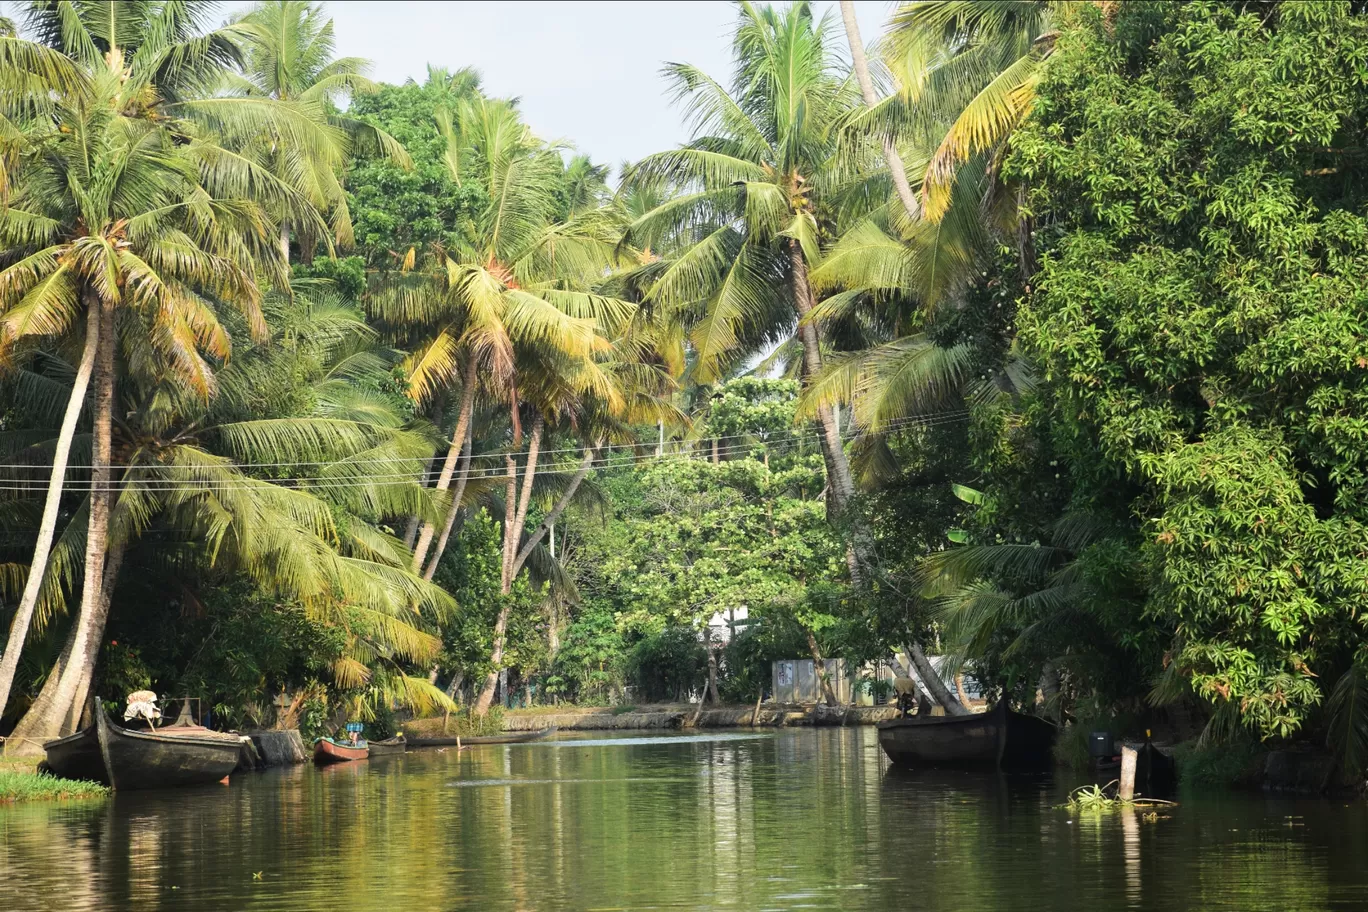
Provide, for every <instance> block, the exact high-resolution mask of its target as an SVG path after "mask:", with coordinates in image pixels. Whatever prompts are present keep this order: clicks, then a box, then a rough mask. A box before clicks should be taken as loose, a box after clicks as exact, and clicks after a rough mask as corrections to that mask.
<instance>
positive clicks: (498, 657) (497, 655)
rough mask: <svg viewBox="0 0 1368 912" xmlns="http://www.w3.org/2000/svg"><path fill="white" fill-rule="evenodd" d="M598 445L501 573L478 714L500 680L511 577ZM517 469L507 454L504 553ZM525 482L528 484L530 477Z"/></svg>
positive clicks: (575, 487) (565, 501)
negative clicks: (496, 612) (498, 600)
mask: <svg viewBox="0 0 1368 912" xmlns="http://www.w3.org/2000/svg"><path fill="white" fill-rule="evenodd" d="M600 445H602V440H600V441H598V442H596V443H595V444H594V445H593V446H592V447H589V448H588V449H587V450H586V451H585V454H584V460H583V461H582V462H581V463H580V466H579V469H578V470H577V471H576V472H575V475H574V477H572V478H571V479H570V484H568V485H566V488H565V490H564V491H563V492H562V493H561V496H560V499H559V500H557V501H556V504H555V506H553V507H552V508H551V512H550V513H547V514H546V516H545V518H543V519H542V521H541V523H540V524H539V525H538V526H537V530H536V531H535V532H533V533H532V535H531V536H529V537H528V539H527V541H526V543H524V544H523V546H522V549H521V550H520V551H518V553H517V555H516V556H515V557H514V558H513V562H512V564H511V565H510V567H509V570H508V571H507V572H506V573H505V574H504V579H503V585H502V586H501V587H500V593H501V594H502V595H503V600H502V603H501V605H500V606H499V617H498V620H497V621H495V623H494V648H493V649H492V650H491V651H490V654H489V664H490V671H489V673H488V674H486V675H485V680H484V686H483V687H482V688H481V689H480V696H479V697H478V698H477V699H476V701H475V708H474V712H475V714H476V715H477V716H482V715H484V714H485V713H487V712H489V707H490V704H492V703H493V702H494V688H495V687H496V686H498V683H499V663H501V662H502V661H503V653H504V631H506V630H507V629H508V612H509V609H510V608H511V607H512V602H511V600H510V598H509V594H510V593H511V592H512V590H513V581H514V580H516V579H517V578H518V574H519V573H521V572H522V568H523V565H524V564H525V563H527V559H528V557H530V556H531V554H532V551H533V550H534V549H535V548H536V547H537V545H538V544H539V543H540V542H541V540H542V538H544V537H545V536H546V532H547V530H548V529H549V528H550V527H551V525H552V524H553V523H555V521H556V520H558V519H560V515H561V514H562V513H564V512H565V508H566V507H568V506H569V505H570V501H571V500H572V499H574V496H575V492H576V491H577V490H579V486H580V484H581V482H583V481H584V479H585V476H587V475H588V474H589V470H590V468H592V467H593V464H594V456H595V455H596V454H597V453H598V448H599V446H600ZM516 473H517V463H515V462H514V461H513V457H512V456H509V457H508V491H507V493H506V494H505V503H504V527H505V534H504V547H505V553H507V548H508V543H509V541H510V540H512V539H510V538H509V535H508V532H507V529H508V526H509V525H510V524H512V523H513V522H514V520H515V519H516V514H515V513H514V512H513V510H512V507H511V504H512V503H513V501H514V499H515V498H516V493H517V484H518V477H517V474H516ZM527 483H528V484H531V479H530V478H529V479H528V481H527Z"/></svg>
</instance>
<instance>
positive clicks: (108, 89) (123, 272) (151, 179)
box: [0, 3, 318, 703]
mask: <svg viewBox="0 0 1368 912" xmlns="http://www.w3.org/2000/svg"><path fill="white" fill-rule="evenodd" d="M75 6H78V7H79V8H75V7H68V6H66V5H52V4H34V5H33V7H31V8H30V10H29V21H30V25H31V27H32V28H34V30H35V31H36V33H37V34H39V35H40V36H42V37H45V38H46V39H47V40H49V41H52V42H53V43H54V44H56V45H58V46H59V47H60V48H61V49H62V50H64V51H66V52H67V53H68V54H70V55H72V59H73V61H74V63H75V66H76V69H78V70H79V71H81V72H82V80H83V81H84V83H85V87H84V88H83V89H82V90H81V91H73V92H66V93H62V94H60V95H56V96H54V97H52V98H50V99H49V103H50V110H47V111H45V112H44V113H43V116H41V117H34V118H32V119H31V120H29V121H27V122H26V124H25V133H26V140H27V142H28V144H29V148H30V149H31V152H30V154H27V155H21V156H20V159H19V166H18V168H17V169H16V172H15V175H14V178H13V180H12V181H11V188H10V189H11V195H10V199H9V205H8V206H7V207H6V208H5V209H4V210H3V211H0V233H3V235H4V238H5V241H6V245H7V247H8V248H9V249H8V250H7V252H6V255H5V260H6V264H5V268H4V270H3V271H2V272H0V295H3V298H4V300H3V303H0V307H2V308H3V322H4V333H5V336H6V337H7V338H8V339H9V340H10V341H11V343H12V342H13V341H14V340H17V339H20V338H23V337H25V336H44V337H61V336H64V335H65V334H66V333H67V331H68V329H69V327H71V326H73V325H74V324H76V322H77V318H78V316H79V315H80V313H81V312H82V311H83V310H84V311H85V313H86V315H87V319H86V322H87V324H88V325H90V326H92V327H94V328H95V330H96V331H95V333H94V334H93V336H94V338H95V339H96V340H97V342H96V343H95V359H94V370H93V374H94V386H95V396H94V399H93V402H92V424H93V440H94V446H93V450H92V454H93V457H94V459H93V462H94V469H93V476H94V479H95V481H96V483H95V484H93V485H92V487H93V488H95V490H93V491H92V495H93V496H92V499H91V504H90V510H89V518H90V528H89V530H88V534H87V536H86V561H85V568H86V573H85V582H84V584H83V586H84V589H83V599H82V608H81V616H80V619H79V620H78V623H77V627H76V635H77V644H78V645H79V647H80V648H79V650H78V651H77V653H76V654H75V655H76V658H78V659H80V661H77V662H73V663H72V664H71V665H70V666H69V667H68V668H67V669H64V671H63V676H62V689H61V691H60V693H61V695H62V697H63V699H64V700H65V701H66V702H67V703H69V702H70V700H71V698H72V696H73V695H74V693H75V691H76V688H77V686H78V677H79V673H78V672H74V671H72V669H75V668H77V667H78V666H80V665H82V664H83V663H84V661H85V658H86V653H87V651H88V650H89V648H90V645H91V644H90V642H89V630H90V626H91V624H92V623H93V619H94V617H95V616H96V614H97V613H98V606H99V603H100V581H101V579H102V576H103V574H102V566H103V560H104V552H105V547H106V535H107V531H108V517H109V503H108V495H109V491H110V488H111V484H110V478H109V475H108V473H109V466H110V459H109V454H110V446H111V443H110V442H111V433H112V430H111V422H112V402H113V395H114V392H113V391H114V373H115V371H116V370H117V366H118V365H117V358H116V352H115V347H116V345H117V344H118V336H119V335H120V334H121V333H120V330H122V333H123V334H130V333H131V334H134V335H136V336H137V337H138V338H139V340H140V341H145V342H146V346H147V348H146V350H147V351H148V352H150V353H152V356H153V357H155V358H157V359H159V360H160V361H162V362H163V364H164V369H165V370H166V371H167V372H168V375H170V376H176V377H177V378H179V380H180V382H182V383H184V384H186V385H187V387H189V388H191V389H194V390H196V391H198V393H199V395H201V396H208V395H209V394H210V392H211V390H212V388H213V382H214V381H213V368H212V365H211V363H210V361H209V360H206V357H207V358H209V359H221V358H224V357H226V356H227V354H228V350H229V348H228V346H229V340H228V337H227V334H226V333H225V332H224V331H223V329H222V328H221V326H220V325H219V322H218V319H217V316H216V314H215V311H214V306H213V304H212V303H211V302H214V301H226V302H231V304H232V305H233V306H236V307H238V308H240V309H241V310H242V312H243V313H244V314H245V315H246V317H247V319H246V325H247V326H248V327H249V328H250V331H251V332H253V333H255V334H256V335H258V336H261V335H262V334H264V331H265V326H264V322H263V321H262V319H261V315H260V309H259V302H260V295H259V292H258V291H257V286H256V275H257V274H258V272H264V273H265V274H267V275H272V274H274V275H275V276H276V277H277V278H280V277H281V271H280V267H281V265H282V264H281V263H280V262H279V260H278V259H276V257H275V247H274V244H263V239H264V238H265V236H266V235H267V234H269V233H270V228H269V225H270V221H269V218H268V217H267V215H266V213H267V211H269V210H271V209H275V210H291V211H294V212H297V213H299V217H300V218H301V219H303V220H306V221H307V220H308V219H310V218H312V219H314V220H317V218H318V217H317V215H316V213H314V212H313V209H312V207H311V206H310V205H309V204H308V201H307V200H306V199H303V198H302V197H301V196H300V195H299V194H298V193H297V192H295V191H294V190H293V189H292V188H290V187H289V186H286V185H284V184H283V183H281V182H280V181H278V180H275V179H274V178H272V177H270V175H268V174H262V173H261V172H260V170H259V169H257V168H255V167H254V166H253V165H252V164H251V163H250V162H248V161H245V160H243V158H242V157H241V156H238V155H235V154H234V153H232V152H231V151H229V150H227V149H225V148H224V147H223V146H221V145H219V144H218V143H217V142H216V141H215V138H214V137H213V136H211V135H206V134H205V133H204V131H203V130H202V129H200V128H199V127H198V126H197V125H196V124H195V123H194V122H192V121H190V120H188V119H184V118H183V117H181V116H177V115H178V114H181V113H183V106H184V105H185V104H187V102H184V101H181V100H179V99H180V98H181V97H182V95H183V93H184V92H186V91H187V87H189V86H191V85H192V84H194V83H195V82H196V81H197V80H200V79H205V78H209V76H210V75H211V74H213V73H214V72H216V71H217V68H218V67H220V66H221V65H222V63H223V61H224V60H227V59H229V58H231V43H230V42H228V41H227V39H226V38H224V36H223V35H221V34H219V33H211V34H210V35H208V36H195V35H194V34H193V33H192V26H193V20H194V18H195V17H194V15H192V14H194V13H195V9H194V8H193V5H190V7H189V8H187V6H186V5H183V4H176V3H166V4H129V5H128V6H127V7H125V6H123V5H117V4H79V5H75ZM111 7H115V8H111ZM187 17H188V19H187ZM63 23H65V24H63ZM125 40H126V41H127V44H126V45H123V44H120V43H119V42H120V41H125ZM158 79H164V80H165V82H166V85H167V86H168V89H167V94H166V95H164V96H163V95H161V94H159V93H160V84H159V83H158V82H156V80H158ZM311 213H313V214H312V215H311ZM92 311H96V312H98V318H97V317H92V316H90V314H91V312H92ZM121 314H122V316H121ZM57 476H58V472H57V471H56V467H55V466H54V477H57ZM31 572H32V573H36V574H40V575H41V574H42V573H43V568H42V567H34V568H32V571H31ZM14 632H15V633H18V634H20V637H21V638H22V632H21V631H20V630H18V629H16V630H15V631H14ZM10 652H11V650H7V656H6V658H7V659H8V658H10V655H9V653H10ZM15 658H17V656H15ZM0 670H3V666H0ZM69 672H70V674H69ZM11 681H12V678H11ZM9 683H10V682H8V681H7V682H5V685H4V686H5V689H6V690H8V687H9Z"/></svg>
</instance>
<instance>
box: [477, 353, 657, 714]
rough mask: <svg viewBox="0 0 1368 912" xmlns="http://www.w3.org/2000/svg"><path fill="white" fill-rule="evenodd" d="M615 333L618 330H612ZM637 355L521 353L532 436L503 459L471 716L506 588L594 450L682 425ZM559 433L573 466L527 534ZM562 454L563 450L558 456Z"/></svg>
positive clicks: (495, 667) (480, 705)
mask: <svg viewBox="0 0 1368 912" xmlns="http://www.w3.org/2000/svg"><path fill="white" fill-rule="evenodd" d="M618 328H619V329H620V330H621V329H624V327H618ZM635 354H636V350H635V348H634V347H632V346H630V345H629V346H625V347H623V348H620V349H617V350H615V352H614V353H612V354H611V355H609V356H600V357H599V358H596V359H577V358H567V357H565V356H564V355H561V354H559V353H555V352H549V351H540V352H538V351H536V350H533V351H530V352H524V353H523V358H522V359H521V360H522V364H521V365H520V367H521V369H520V371H519V376H520V377H521V378H522V385H521V386H522V390H523V392H524V394H525V397H526V408H527V410H528V412H529V414H530V418H531V420H530V425H531V431H530V433H529V435H528V443H527V449H526V453H525V454H524V457H523V460H522V465H521V467H520V466H519V464H518V460H517V457H516V455H515V454H514V453H513V452H507V453H506V454H505V457H504V459H505V476H504V479H505V485H506V488H505V493H504V522H503V563H502V572H501V576H500V594H501V595H502V597H503V600H502V602H501V604H500V607H499V614H498V617H497V619H496V621H495V626H494V642H493V648H492V650H491V653H490V669H489V671H488V672H487V673H486V675H485V680H484V683H483V686H482V687H481V689H480V693H479V695H478V697H477V698H476V701H475V707H474V712H475V713H476V714H477V715H480V714H483V713H485V712H487V711H488V709H489V706H490V703H491V702H492V700H493V698H494V689H495V687H496V685H497V682H498V676H499V670H500V668H501V666H502V662H503V658H504V646H505V633H506V631H507V626H508V619H509V612H510V611H511V609H512V607H513V600H512V598H511V596H512V593H513V587H514V584H515V582H516V581H517V579H518V576H519V574H521V573H522V571H523V569H524V567H526V566H527V564H528V561H529V559H531V558H532V556H533V555H534V554H535V553H537V551H538V549H539V548H540V546H541V543H542V541H543V540H544V539H545V537H546V536H547V534H548V533H549V532H550V530H551V529H552V528H553V527H554V526H555V524H556V522H557V520H559V519H560V517H561V514H563V513H564V512H565V510H566V508H567V507H569V505H570V504H571V503H572V502H573V501H574V498H575V495H576V494H577V493H578V491H579V490H580V486H581V485H582V484H583V482H584V480H585V478H586V477H587V476H588V474H589V472H590V470H591V469H592V468H593V464H594V461H595V460H596V459H597V457H598V454H599V450H600V448H601V447H602V446H603V444H604V443H605V442H606V441H608V440H617V441H629V440H631V439H632V428H633V426H638V427H639V426H641V425H643V424H653V423H655V422H657V421H666V420H668V421H671V422H672V423H673V422H676V421H679V420H681V419H682V416H680V415H679V413H678V412H677V410H675V409H674V407H673V406H672V405H671V404H670V403H669V400H668V398H667V394H668V392H669V391H670V390H672V389H673V386H674V381H673V378H672V377H671V375H670V374H669V372H668V371H667V370H665V369H664V368H663V366H661V365H656V364H650V363H642V362H640V361H638V360H637V359H636V357H635ZM558 427H559V429H560V430H561V431H562V439H564V440H566V441H575V442H577V443H578V444H579V447H580V450H581V455H580V458H579V462H578V465H576V466H575V467H574V468H573V469H570V468H569V467H568V466H566V467H564V468H562V469H561V471H562V472H564V473H566V474H568V481H567V482H566V483H565V484H564V485H563V486H562V487H560V489H559V490H558V491H557V492H556V496H555V497H554V498H548V499H547V504H546V509H545V512H544V513H543V514H542V516H541V519H540V521H538V522H537V523H536V524H535V526H534V528H533V530H532V532H531V533H530V534H529V533H527V531H526V530H527V523H528V519H529V516H530V511H529V508H530V507H531V505H532V501H533V498H534V489H535V487H536V485H537V483H538V469H539V467H540V468H541V470H542V472H543V473H545V471H546V468H547V467H546V466H545V465H541V464H540V462H539V460H540V459H541V458H542V457H541V449H542V444H543V442H544V441H545V440H546V439H548V437H549V433H548V432H549V431H551V430H555V429H557V428H558ZM562 452H564V451H562Z"/></svg>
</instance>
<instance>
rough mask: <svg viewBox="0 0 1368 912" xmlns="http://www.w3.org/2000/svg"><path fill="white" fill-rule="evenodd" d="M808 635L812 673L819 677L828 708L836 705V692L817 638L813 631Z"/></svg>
mask: <svg viewBox="0 0 1368 912" xmlns="http://www.w3.org/2000/svg"><path fill="white" fill-rule="evenodd" d="M805 632H806V633H807V641H808V652H810V653H812V671H813V673H814V674H816V675H817V680H818V681H820V682H821V684H822V696H823V697H824V698H825V699H826V704H827V706H835V705H836V692H835V691H834V690H832V689H831V680H830V679H829V678H828V677H827V673H826V659H824V658H822V650H821V649H820V648H818V646H817V638H816V637H815V636H813V635H812V631H811V630H807V631H805Z"/></svg>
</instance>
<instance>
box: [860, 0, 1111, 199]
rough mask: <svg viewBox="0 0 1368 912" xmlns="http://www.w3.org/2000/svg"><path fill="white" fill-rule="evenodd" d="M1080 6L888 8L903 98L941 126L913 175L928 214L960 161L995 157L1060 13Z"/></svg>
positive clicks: (1013, 1)
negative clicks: (919, 171) (916, 174)
mask: <svg viewBox="0 0 1368 912" xmlns="http://www.w3.org/2000/svg"><path fill="white" fill-rule="evenodd" d="M1095 5H1098V6H1102V7H1104V8H1106V7H1110V6H1114V5H1115V4H1114V3H1109V2H1105V0H1102V2H1098V3H1096V4H1095ZM1080 6H1082V4H1079V3H1076V2H1070V0H913V2H911V3H905V4H903V5H902V6H900V7H898V9H897V10H896V11H895V12H894V13H893V17H892V20H891V22H890V29H889V34H888V36H887V39H886V60H887V62H888V65H889V69H890V70H891V71H892V72H893V73H894V74H895V76H896V77H897V80H898V83H899V91H900V94H901V95H902V101H903V103H904V105H905V106H906V107H907V108H908V109H909V110H913V111H915V112H916V114H917V117H918V118H919V119H921V120H922V122H924V123H928V124H939V125H941V126H940V130H941V131H942V132H940V136H939V139H938V141H937V144H936V148H935V151H934V152H933V153H932V154H931V155H930V156H929V157H928V159H927V161H926V164H925V168H924V171H923V173H922V175H921V178H920V180H919V181H916V182H918V183H920V185H921V204H922V209H923V211H924V213H925V215H926V218H928V219H930V220H931V221H939V220H940V219H941V218H942V217H943V216H944V215H945V213H946V211H947V210H948V208H949V203H950V189H951V187H952V186H953V185H954V183H955V179H956V175H957V173H958V171H959V169H960V168H961V167H962V166H963V165H964V164H965V163H966V162H968V161H970V160H971V159H972V158H974V157H976V156H985V157H987V158H990V159H996V158H1000V156H1001V154H1002V151H1003V149H1004V146H1005V144H1006V141H1007V139H1008V137H1009V136H1011V134H1012V132H1013V131H1014V130H1015V129H1016V128H1017V127H1018V126H1019V125H1020V124H1021V122H1022V121H1023V120H1025V119H1026V116H1027V115H1028V114H1030V112H1031V107H1032V106H1033V104H1034V103H1035V93H1036V87H1037V86H1039V85H1040V80H1041V79H1042V78H1043V77H1044V73H1045V67H1046V62H1047V61H1048V59H1049V57H1050V54H1051V53H1052V52H1053V51H1054V45H1055V37H1056V35H1057V34H1058V25H1059V22H1060V21H1061V20H1062V19H1063V18H1065V17H1067V16H1071V15H1077V12H1078V8H1079V7H1080ZM947 124H948V126H946V125H947Z"/></svg>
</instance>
